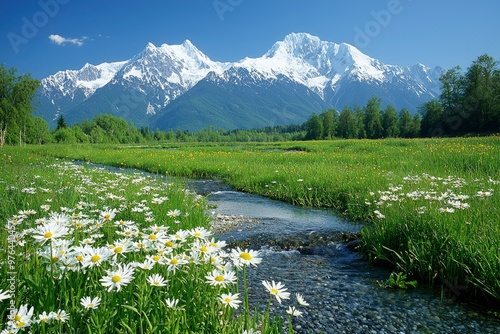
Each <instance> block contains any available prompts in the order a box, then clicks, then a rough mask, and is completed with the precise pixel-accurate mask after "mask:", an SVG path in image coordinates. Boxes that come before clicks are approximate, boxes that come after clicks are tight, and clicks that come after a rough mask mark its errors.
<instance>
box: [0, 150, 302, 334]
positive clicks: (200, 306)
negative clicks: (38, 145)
mask: <svg viewBox="0 0 500 334" xmlns="http://www.w3.org/2000/svg"><path fill="white" fill-rule="evenodd" d="M28 151H29V150H28V149H24V148H23V149H19V148H5V149H4V150H2V151H1V153H0V154H1V155H0V168H1V169H0V170H1V174H0V217H1V218H2V223H3V225H2V227H3V228H2V230H1V232H0V248H1V249H2V252H1V253H0V267H1V272H2V275H1V277H2V279H1V281H0V319H1V320H0V330H6V332H8V333H17V332H33V333H250V332H252V331H253V330H256V329H257V328H259V329H260V330H261V331H262V332H263V333H281V332H282V328H283V326H284V320H283V319H284V318H283V317H282V316H276V317H275V316H270V315H269V312H267V313H259V312H257V311H254V310H252V309H251V303H248V292H247V290H246V289H245V288H244V285H243V282H246V275H244V274H243V273H245V272H246V270H247V269H248V270H252V268H251V267H252V266H253V265H257V264H258V262H259V261H260V260H261V258H260V256H259V253H258V252H254V251H250V250H241V249H234V250H226V249H225V243H224V241H222V240H217V239H216V238H214V236H213V235H212V233H211V232H210V230H209V227H210V224H209V223H210V222H209V218H208V217H207V216H206V203H205V200H204V198H202V197H200V196H198V195H196V194H193V193H191V192H189V191H186V190H185V189H184V187H183V185H182V184H180V183H179V182H177V181H176V180H174V179H172V180H170V181H169V182H163V181H161V180H156V179H154V178H151V177H148V176H144V175H142V174H139V173H134V174H131V173H128V174H124V173H113V172H110V171H108V170H104V169H95V168H92V169H90V168H86V167H85V166H82V165H78V164H73V163H70V162H67V161H57V160H55V159H54V158H51V157H48V158H47V157H44V156H35V155H32V154H30V153H29V152H28ZM242 259H244V260H246V261H243V260H242ZM247 267H248V268H247ZM264 279H265V278H264ZM245 285H246V284H245ZM262 290H263V293H265V286H263V287H262ZM271 297H273V295H272V294H270V295H269V298H270V299H269V300H270V301H271ZM243 300H245V305H244V306H242V307H239V306H240V305H241V304H242V302H243ZM292 305H293V304H292ZM283 313H284V312H283ZM274 314H276V312H275V313H274ZM285 318H288V315H286V317H285ZM288 322H289V323H290V326H291V324H292V322H291V319H289V321H288ZM290 329H291V332H293V329H292V327H290Z"/></svg>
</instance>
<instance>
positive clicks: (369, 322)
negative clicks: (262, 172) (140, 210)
mask: <svg viewBox="0 0 500 334" xmlns="http://www.w3.org/2000/svg"><path fill="white" fill-rule="evenodd" d="M189 187H190V188H191V189H194V190H195V191H197V192H198V193H201V194H204V195H206V196H208V200H209V204H210V205H212V206H213V207H214V209H212V211H213V213H214V214H216V215H217V214H220V215H230V216H236V217H238V216H245V217H251V218H253V219H252V223H249V224H245V223H243V224H242V225H241V226H238V227H237V228H236V229H235V230H233V231H230V232H224V233H221V234H220V235H219V237H220V239H223V240H226V241H228V242H230V243H233V244H235V245H239V244H241V245H245V246H248V248H251V249H255V250H260V251H261V253H262V254H263V262H262V264H261V265H259V266H258V267H257V268H255V269H253V268H252V269H251V270H249V271H248V274H249V294H250V298H251V300H252V298H253V299H255V300H256V303H257V304H260V305H263V304H265V303H266V301H267V300H268V295H267V294H266V292H265V289H264V286H263V285H262V284H261V281H262V280H275V281H280V282H282V283H284V284H285V286H286V287H287V288H288V291H289V292H291V293H292V296H294V293H297V292H298V293H302V294H303V296H304V298H305V299H306V300H307V301H308V302H309V303H310V306H308V307H301V308H300V310H302V311H303V312H304V314H303V316H302V317H296V318H294V319H293V324H294V328H295V330H296V332H297V333H320V332H321V333H500V318H499V315H498V313H496V312H495V311H492V310H487V309H484V308H475V307H472V306H471V305H465V304H461V303H459V302H456V301H453V300H450V299H446V298H441V296H440V294H439V293H438V292H436V291H435V290H431V289H429V288H423V287H418V288H416V289H413V288H410V289H408V290H405V291H394V290H389V289H383V288H381V287H380V286H379V285H378V284H377V280H386V279H387V277H388V276H389V272H388V271H386V270H384V269H381V268H377V267H374V266H371V265H370V264H369V263H368V262H367V261H366V260H365V259H363V258H361V257H360V255H359V254H358V253H357V252H355V251H353V250H352V247H349V245H352V243H353V242H351V243H350V244H349V243H346V242H345V241H343V239H344V238H345V236H346V234H347V235H351V234H355V233H356V232H358V231H359V230H360V229H361V227H362V225H361V224H354V223H350V222H347V221H345V220H343V219H341V218H339V217H337V216H335V214H334V213H333V212H332V211H329V210H318V209H309V208H301V207H296V206H292V205H289V204H286V203H282V202H279V201H274V200H270V199H268V198H264V197H262V196H258V195H252V194H246V193H242V192H237V191H233V190H232V189H231V188H229V187H227V186H226V185H224V184H223V183H221V182H220V181H190V182H189ZM292 299H294V298H292ZM286 302H288V303H285V302H284V303H283V304H282V305H280V304H278V303H277V302H274V301H273V307H277V308H278V311H279V312H281V313H282V314H285V310H286V307H287V306H288V305H291V304H293V303H292V302H291V301H286Z"/></svg>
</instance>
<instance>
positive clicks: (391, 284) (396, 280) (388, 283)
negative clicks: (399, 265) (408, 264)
mask: <svg viewBox="0 0 500 334" xmlns="http://www.w3.org/2000/svg"><path fill="white" fill-rule="evenodd" d="M377 283H378V285H379V286H380V287H382V288H386V289H396V288H397V289H407V288H408V286H411V287H413V288H416V287H417V281H408V280H407V276H406V274H405V273H403V272H399V273H395V272H392V273H391V274H390V275H389V278H388V279H387V280H385V281H377Z"/></svg>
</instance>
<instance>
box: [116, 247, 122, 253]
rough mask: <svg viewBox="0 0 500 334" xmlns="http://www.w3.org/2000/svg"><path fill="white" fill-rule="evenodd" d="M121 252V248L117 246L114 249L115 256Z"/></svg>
mask: <svg viewBox="0 0 500 334" xmlns="http://www.w3.org/2000/svg"><path fill="white" fill-rule="evenodd" d="M121 252H123V248H122V247H120V246H118V247H115V254H118V253H121Z"/></svg>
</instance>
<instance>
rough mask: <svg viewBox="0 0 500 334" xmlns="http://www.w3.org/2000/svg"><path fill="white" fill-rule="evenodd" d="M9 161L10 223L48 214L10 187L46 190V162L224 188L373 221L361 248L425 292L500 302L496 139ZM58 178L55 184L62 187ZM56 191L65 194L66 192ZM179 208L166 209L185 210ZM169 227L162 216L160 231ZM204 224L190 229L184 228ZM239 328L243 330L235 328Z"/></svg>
mask: <svg viewBox="0 0 500 334" xmlns="http://www.w3.org/2000/svg"><path fill="white" fill-rule="evenodd" d="M1 154H2V156H1V159H0V163H1V168H2V176H1V177H2V178H3V179H4V182H3V183H2V189H1V191H4V192H5V191H11V193H9V194H8V196H7V197H4V196H2V198H3V200H0V208H1V210H2V211H1V214H2V217H4V216H5V217H11V216H12V215H15V214H16V213H17V212H18V211H19V210H26V209H29V208H32V209H36V210H37V211H38V210H40V209H39V206H40V205H41V204H40V203H38V202H37V203H33V202H30V201H29V200H28V198H27V197H28V195H26V194H24V193H21V192H18V194H17V195H15V196H14V195H13V194H14V193H15V191H14V190H9V189H11V188H9V187H10V186H11V185H14V186H16V187H17V189H22V188H23V187H29V185H30V184H31V183H33V182H34V183H35V184H36V183H37V182H41V181H39V180H40V179H45V180H47V179H46V178H40V179H33V175H34V174H33V173H34V171H36V170H37V169H38V170H39V172H40V173H42V172H43V170H45V169H42V166H43V165H42V162H43V163H45V162H44V161H45V160H46V159H47V157H52V158H62V159H69V160H72V159H75V160H80V161H90V162H94V163H101V164H105V165H113V166H119V167H129V168H138V169H142V170H146V171H149V172H151V173H154V174H157V175H170V176H183V177H190V178H217V179H222V180H224V181H226V182H227V183H228V184H230V185H231V186H233V187H234V188H236V189H239V190H243V191H247V192H251V193H258V194H262V195H264V196H268V197H270V198H275V199H279V200H282V201H286V202H289V203H292V204H294V205H302V206H311V207H325V208H331V209H333V210H335V211H336V212H337V213H338V214H339V215H343V216H345V217H347V218H349V219H351V220H353V221H362V222H365V223H366V227H365V228H363V230H362V233H361V236H362V247H363V252H364V254H366V256H367V257H368V258H369V259H370V260H371V261H374V262H376V263H379V264H382V265H388V266H391V267H392V268H393V269H394V271H397V272H404V273H405V274H407V275H408V277H409V278H416V279H418V280H419V281H420V282H422V283H426V284H427V283H428V284H435V285H438V286H442V287H443V291H444V292H446V293H449V294H454V295H456V296H461V297H467V299H469V300H472V299H471V298H473V297H474V298H480V299H481V298H488V299H494V300H496V301H500V280H499V279H498V275H499V273H500V248H499V246H498V245H499V244H500V225H499V222H500V213H499V212H500V211H499V210H500V209H499V208H500V197H499V195H498V192H499V191H500V189H499V184H500V138H499V137H498V136H491V137H481V138H454V139H412V140H403V139H387V140H334V141H318V142H283V143H266V144H256V143H248V144H242V143H235V144H225V145H221V144H189V143H182V144H165V145H163V146H154V147H145V146H141V147H135V146H127V147H125V146H119V145H113V146H111V145H107V146H97V145H93V146H91V145H82V146H78V145H74V146H69V145H54V146H48V145H47V146H45V145H44V146H28V147H23V148H19V147H5V148H4V149H3V151H1ZM24 169H26V172H24ZM4 171H10V173H12V174H11V175H8V174H7V173H4ZM24 175H31V178H30V177H28V178H26V177H24ZM53 177H54V179H53V180H54V182H56V183H57V182H64V181H63V179H62V178H60V177H58V176H53ZM49 179H50V178H49ZM55 180H57V181H55ZM67 182H70V183H78V182H81V181H80V180H78V179H72V180H71V181H67ZM110 184H113V182H111V181H110ZM4 186H6V187H7V188H6V189H4ZM39 187H42V188H43V187H48V185H39ZM56 188H58V189H61V188H64V187H63V184H59V183H57V187H56ZM116 191H118V189H117V190H116ZM90 192H91V193H92V191H90ZM122 192H123V193H132V192H131V191H130V192H129V191H127V190H123V191H122ZM16 196H17V197H16ZM88 196H99V195H98V194H92V195H90V194H89V195H88ZM168 196H171V195H168ZM7 198H8V199H7ZM75 201H76V199H75ZM149 201H151V199H149ZM180 202H182V203H184V200H181V201H180ZM180 202H179V204H178V205H174V206H171V207H169V208H170V209H172V210H173V209H175V208H176V207H181V204H180ZM77 203H78V202H75V203H73V205H76V204H77ZM184 204H185V203H184ZM184 204H183V205H184ZM168 205H170V204H168ZM189 205H191V208H192V209H193V210H195V212H198V211H196V210H200V211H201V209H197V208H196V207H193V204H189ZM189 205H188V206H189ZM53 206H54V207H57V206H55V205H53ZM66 206H69V205H66ZM108 206H109V205H108ZM201 207H202V205H200V208H201ZM103 208H104V207H103ZM101 210H103V209H101ZM190 210H191V209H186V208H185V207H184V206H183V207H182V209H180V211H182V212H186V211H190ZM196 214H197V215H200V216H198V218H196V219H195V221H196V222H200V223H202V224H201V226H205V227H206V226H208V225H207V224H208V222H207V221H206V220H205V221H204V220H203V218H201V217H202V216H201V215H202V214H201V213H200V212H198V213H196ZM193 215H194V214H190V215H189V217H192V218H189V219H194V217H195V216H193ZM155 216H156V214H155ZM127 219H128V218H127ZM168 219H170V218H169V217H165V216H161V215H160V216H159V217H158V218H157V221H164V220H166V221H168ZM186 223H187V222H186ZM195 225H196V224H195V222H194V221H191V220H189V224H188V226H186V227H182V228H185V229H192V228H195ZM27 263H29V262H27ZM26 266H28V264H26ZM26 270H30V269H29V268H28V267H27V268H26ZM101 274H102V273H101ZM34 284H36V282H35V283H34ZM2 288H3V289H4V290H5V287H2V286H0V289H2ZM207 290H209V289H207ZM141 291H142V290H141ZM140 293H144V291H142V292H139V294H140ZM60 298H63V297H60ZM141 298H142V297H141ZM207 298H208V297H207ZM209 300H211V299H209ZM112 302H115V303H116V301H115V300H113V301H112ZM206 303H209V301H206ZM135 311H138V312H139V313H141V312H142V311H141V310H139V309H134V310H133V311H130V310H128V309H126V310H123V312H125V313H127V312H128V313H127V314H128V316H129V317H132V315H133V312H135ZM186 312H187V310H186ZM192 312H194V311H192ZM141 314H142V313H141ZM146 314H149V313H146ZM211 316H213V314H212V315H210V314H208V315H204V317H205V318H203V319H201V320H200V321H205V323H206V322H207V321H212V320H213V319H211V318H210V317H211ZM265 317H266V316H265V315H264V316H263V318H265ZM229 318H230V317H229V316H228V319H229ZM234 318H235V317H232V319H234ZM243 318H244V317H243ZM141 319H142V318H141ZM224 319H225V318H224ZM237 319H238V318H237ZM268 320H269V319H268ZM82 321H83V320H82ZM228 321H229V320H228ZM252 321H253V323H255V322H256V321H257V320H252ZM247 322H248V321H247ZM140 325H141V326H145V325H144V324H140ZM137 326H139V324H138V325H137ZM237 326H240V328H241V326H242V324H241V323H238V324H237V325H234V327H233V329H234V328H236V327H237ZM275 326H277V327H279V325H275ZM144 328H146V327H144ZM270 328H271V327H270Z"/></svg>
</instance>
